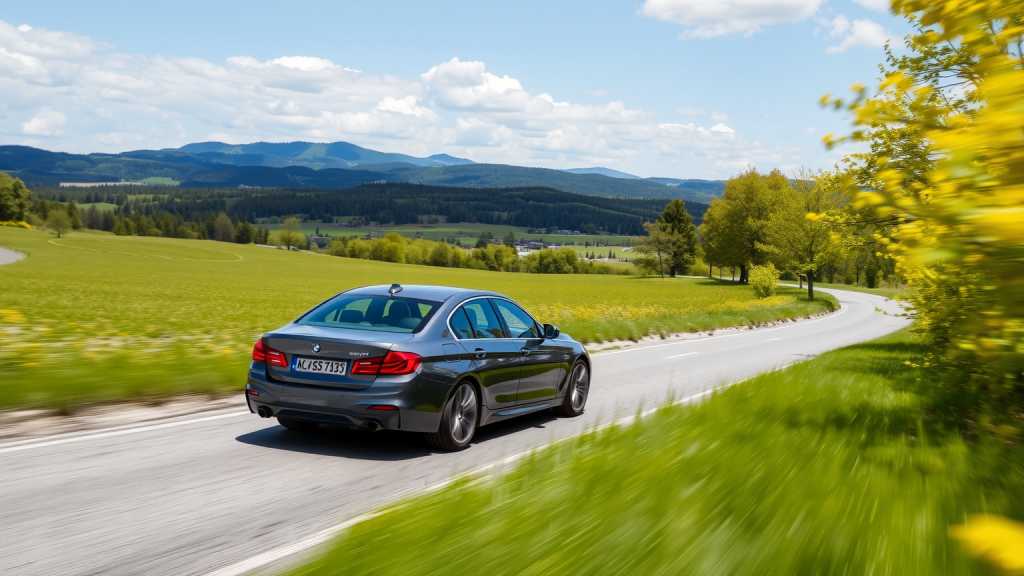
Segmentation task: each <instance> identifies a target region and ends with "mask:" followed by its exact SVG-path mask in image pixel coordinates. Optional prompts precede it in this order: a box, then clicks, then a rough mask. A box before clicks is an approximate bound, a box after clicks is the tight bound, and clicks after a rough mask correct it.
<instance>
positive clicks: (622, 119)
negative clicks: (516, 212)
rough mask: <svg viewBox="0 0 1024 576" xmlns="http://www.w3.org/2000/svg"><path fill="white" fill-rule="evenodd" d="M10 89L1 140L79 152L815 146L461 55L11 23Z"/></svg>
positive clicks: (653, 167)
mask: <svg viewBox="0 0 1024 576" xmlns="http://www.w3.org/2000/svg"><path fill="white" fill-rule="evenodd" d="M0 93H2V94H4V99H3V102H2V103H0V106H2V107H3V112H4V116H3V117H0V143H13V142H14V141H16V140H13V138H15V137H18V138H20V137H22V136H33V137H37V138H42V137H45V142H46V145H47V146H52V147H54V148H57V149H63V150H68V151H75V152H95V151H111V152H114V151H122V150H125V149H139V148H165V147H172V146H180V145H182V144H185V143H188V142H190V141H200V140H219V141H225V142H230V143H243V142H253V141H260V140H262V141H278V142H289V141H295V140H310V141H319V142H325V141H337V140H351V141H355V142H356V143H358V144H360V145H362V146H367V147H370V148H374V149H379V150H384V151H391V152H404V153H408V154H415V155H421V156H423V155H428V154H436V153H441V152H444V153H448V154H452V155H456V156H462V157H468V158H471V159H473V160H476V161H480V162H499V163H511V164H520V165H532V166H547V167H552V168H566V167H571V166H581V165H587V166H596V165H605V166H610V167H619V168H624V169H634V170H635V169H636V167H637V166H638V163H640V164H643V165H646V166H648V167H649V168H648V171H649V172H652V173H660V174H665V175H672V174H666V172H667V171H675V175H679V176H690V177H706V178H711V177H725V176H728V175H730V174H731V173H733V172H734V171H735V170H738V169H743V168H745V167H746V166H747V165H750V164H758V163H760V164H762V165H766V166H767V165H774V164H781V163H784V162H789V163H794V162H797V163H798V162H799V155H800V154H803V152H801V151H799V150H797V149H795V148H791V149H780V148H778V147H775V146H767V145H764V144H761V143H759V142H756V141H751V140H748V139H746V138H744V137H743V136H741V135H740V134H738V133H737V132H736V131H735V130H734V129H733V128H732V127H730V126H728V125H727V123H728V122H729V116H728V114H725V113H723V112H719V111H714V110H704V109H699V110H698V109H681V110H680V113H681V114H686V115H689V116H695V118H694V119H693V120H694V121H693V122H689V123H686V124H675V123H661V122H659V121H658V120H657V119H656V118H655V115H654V114H653V113H652V112H650V111H647V110H642V109H637V108H631V107H629V106H627V105H626V103H624V102H608V103H604V104H598V105H586V104H579V103H574V102H571V101H564V100H561V99H559V98H556V97H555V96H554V95H552V94H549V93H547V92H543V91H541V90H537V91H531V90H529V89H527V87H526V86H524V84H523V83H522V82H520V80H519V79H516V78H512V77H510V76H508V75H504V74H497V73H492V72H489V71H488V70H487V68H486V66H485V64H484V63H483V62H477V61H461V60H459V59H458V58H452V59H451V60H449V61H447V62H443V63H440V64H438V65H437V66H433V67H431V68H430V69H429V70H427V71H426V72H424V73H423V74H422V75H420V77H418V78H413V79H406V78H399V77H393V76H386V75H374V74H369V73H366V72H361V71H359V70H354V69H351V68H347V67H345V66H343V65H342V64H340V63H336V62H332V61H331V60H327V59H324V58H318V57H314V56H294V55H293V56H282V57H279V58H272V59H268V60H262V61H261V60H257V59H255V58H252V57H248V56H237V57H233V58H229V59H227V60H225V61H224V62H222V63H215V62H210V61H207V60H204V59H201V58H168V57H164V56H159V55H140V54H124V53H117V52H115V51H113V50H112V49H111V48H110V47H109V46H106V45H104V44H101V43H99V42H96V41H93V40H92V39H89V38H85V37H81V36H75V35H71V34H66V33H62V32H51V31H47V30H45V29H39V28H35V29H34V28H31V27H28V26H23V27H20V28H16V27H14V26H11V25H9V24H6V23H4V22H0ZM595 94H596V93H595ZM592 95H594V94H592ZM601 95H604V94H603V93H602V94H601ZM57 110H59V112H58V111H57ZM69 117H70V118H71V119H72V121H69ZM702 123H703V124H704V125H703V126H702V125H701V124H702ZM712 124H713V125H712ZM709 125H710V127H708V126H709ZM15 135H18V136H15ZM38 141H39V140H31V141H29V142H31V143H36V144H38ZM18 142H21V143H26V140H20V141H18ZM673 167H674V168H673Z"/></svg>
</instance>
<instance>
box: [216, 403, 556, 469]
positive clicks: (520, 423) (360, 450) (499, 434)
mask: <svg viewBox="0 0 1024 576" xmlns="http://www.w3.org/2000/svg"><path fill="white" fill-rule="evenodd" d="M556 419H557V417H556V416H555V414H554V413H553V412H551V411H550V410H542V411H540V412H537V413H534V414H527V415H525V416H520V417H518V418H513V419H512V420H505V421H504V422H496V423H494V424H491V425H488V426H484V427H482V428H480V429H479V430H477V433H476V437H475V438H474V439H473V444H474V445H479V444H486V443H488V442H496V441H498V440H500V439H502V438H505V437H507V436H509V435H510V434H515V433H516V432H520V431H522V430H527V429H529V428H544V427H545V425H546V424H547V423H549V422H552V421H554V420H556ZM235 440H237V441H239V442H241V443H243V444H249V445H251V446H259V447H261V448H269V449H273V450H288V451H291V452H302V453H304V454H315V455H318V456H336V457H338V458H350V459H353V460H381V461H396V460H412V459H415V458H423V457H425V456H430V455H431V454H434V453H437V452H438V450H435V449H433V448H431V447H430V446H428V445H427V443H426V441H425V440H424V439H423V435H422V434H416V433H410V432H399V431H392V430H384V431H381V432H369V431H365V430H349V429H347V428H343V427H340V426H326V425H325V426H321V427H320V428H319V429H317V430H316V431H314V432H295V431H292V430H287V429H285V428H284V427H282V426H268V427H266V428H263V429H262V430H257V431H255V432H249V433H247V434H242V435H241V436H238V437H236V438H235ZM469 449H470V450H472V449H473V447H472V446H470V448H469Z"/></svg>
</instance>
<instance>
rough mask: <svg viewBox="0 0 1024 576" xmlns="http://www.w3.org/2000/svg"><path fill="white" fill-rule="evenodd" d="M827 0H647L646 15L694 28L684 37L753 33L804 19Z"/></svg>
mask: <svg viewBox="0 0 1024 576" xmlns="http://www.w3.org/2000/svg"><path fill="white" fill-rule="evenodd" d="M823 2H824V0H646V1H645V2H644V4H643V6H641V7H640V11H641V12H642V13H643V14H644V15H645V16H650V17H652V18H657V19H658V20H665V21H668V22H675V23H676V24H682V25H684V26H689V27H690V28H689V29H688V30H686V31H684V32H683V33H682V34H680V37H681V38H702V39H707V38H714V37H716V36H727V35H731V34H743V35H744V36H751V35H752V34H754V33H755V32H759V31H761V28H762V27H763V26H771V25H773V24H783V23H786V22H800V21H801V20H806V19H807V18H810V17H811V16H814V14H815V13H817V11H818V8H819V7H820V6H821V5H822V3H823Z"/></svg>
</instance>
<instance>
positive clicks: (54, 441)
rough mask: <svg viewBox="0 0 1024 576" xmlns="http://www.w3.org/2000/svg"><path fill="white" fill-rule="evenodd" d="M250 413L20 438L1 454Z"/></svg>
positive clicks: (0, 446)
mask: <svg viewBox="0 0 1024 576" xmlns="http://www.w3.org/2000/svg"><path fill="white" fill-rule="evenodd" d="M248 415H249V411H248V410H247V411H245V412H230V413H228V414H217V415H216V416H203V417H201V418H191V419H189V420H176V421H174V422H164V423H163V424H151V425H149V426H135V427H129V428H118V429H109V430H106V431H104V432H97V433H94V434H82V435H65V436H50V437H49V438H50V439H47V438H33V439H31V440H19V441H16V442H8V443H6V444H0V454H7V453H8V452H20V451H22V450H31V449H33V448H46V447H47V446H59V445H61V444H71V443H72V442H85V441H86V440H96V439H98V438H110V437H112V436H125V435H127V434H136V433H139V432H150V431H153V430H163V429H165V428H176V427H178V426H187V425H189V424H195V423H196V422H209V421H210V420H220V419H222V418H234V417H236V416H248Z"/></svg>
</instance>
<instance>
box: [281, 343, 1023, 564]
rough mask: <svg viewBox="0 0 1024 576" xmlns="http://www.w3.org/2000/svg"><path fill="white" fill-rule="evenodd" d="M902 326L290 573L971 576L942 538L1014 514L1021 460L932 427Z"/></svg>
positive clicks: (669, 411)
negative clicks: (979, 519)
mask: <svg viewBox="0 0 1024 576" xmlns="http://www.w3.org/2000/svg"><path fill="white" fill-rule="evenodd" d="M925 353H926V350H925V347H924V346H923V345H921V344H920V343H919V342H918V341H916V340H915V338H914V337H913V336H911V335H910V334H909V332H907V331H903V332H899V333H896V334H894V335H891V336H889V337H886V338H882V339H879V340H876V341H873V342H868V343H864V344H860V345H856V346H851V347H848V348H844V349H841V350H838V351H835V352H831V353H828V354H824V355H822V356H820V357H819V358H816V359H814V360H812V361H809V362H806V363H803V364H799V365H797V366H794V367H791V368H789V369H788V370H784V371H781V372H773V373H769V374H765V375H762V376H759V377H757V378H755V379H753V380H751V381H749V382H745V383H743V384H741V385H739V386H735V387H732V388H729V389H727V390H725V391H723V392H721V393H719V394H716V395H715V396H714V397H713V398H712V399H710V400H708V401H707V402H705V403H703V404H700V405H697V406H675V407H668V408H664V409H662V410H660V411H659V412H658V413H656V414H655V415H654V416H652V417H650V418H648V419H646V420H642V421H640V422H638V423H636V424H633V425H630V426H627V427H618V428H615V427H613V428H607V429H604V430H601V431H598V432H592V433H589V434H586V435H584V436H582V437H579V438H577V439H574V440H571V441H568V442H566V443H562V444H558V445H555V446H554V447H551V448H549V449H546V450H543V451H540V452H538V453H537V454H534V455H533V456H531V457H530V458H528V459H527V460H525V461H524V462H523V463H522V464H520V465H519V466H518V467H516V468H515V469H514V470H513V471H511V472H510V473H508V474H507V475H504V476H501V477H498V478H495V479H485V480H478V481H465V482H462V483H460V484H458V485H455V486H452V487H449V488H447V489H445V490H443V491H441V492H438V493H435V494H431V495H428V496H424V497H421V498H417V499H412V500H410V501H408V502H406V503H404V504H401V505H398V506H396V507H395V508H393V509H392V510H390V511H388V512H386V513H384V514H383V515H381V516H378V517H376V518H374V519H372V520H369V521H366V522H364V523H361V524H359V525H357V526H355V527H354V528H352V529H351V530H350V531H349V532H348V533H347V534H345V535H343V537H342V538H341V539H339V540H338V541H337V542H336V543H335V544H334V545H333V546H332V548H331V549H330V550H329V551H327V552H325V553H323V555H322V556H320V557H319V558H317V559H315V560H314V561H312V562H311V563H309V564H307V565H305V566H303V567H301V568H298V569H296V570H294V571H293V572H291V573H290V574H291V576H298V575H318V576H319V575H332V574H375V575H379V574H411V573H415V574H448V573H450V572H451V571H452V569H453V567H457V569H458V571H459V572H462V573H467V574H666V575H669V574H671V575H676V574H936V573H942V574H984V573H987V572H986V569H985V567H984V566H981V565H979V564H977V563H975V562H974V561H972V560H970V559H969V558H968V557H967V556H966V555H965V554H964V553H962V551H961V550H960V548H959V546H958V545H957V544H956V543H955V542H952V541H951V540H949V539H948V538H947V527H948V526H949V525H951V524H959V523H962V522H963V521H964V520H965V518H966V516H967V515H968V514H970V513H977V512H992V513H999V514H1003V515H1006V516H1009V517H1012V518H1018V519H1020V518H1024V451H1022V449H1021V447H1020V446H1012V447H1007V446H1004V445H1002V444H998V443H994V442H993V443H990V442H987V441H981V442H978V443H974V444H970V443H966V442H965V441H964V440H963V439H962V438H961V436H960V435H959V434H958V433H957V431H956V430H951V429H948V428H946V427H945V426H944V424H943V420H944V419H943V417H942V412H941V410H939V409H938V408H937V407H936V406H938V405H941V401H940V400H941V399H940V398H937V397H936V396H935V395H934V394H933V391H934V390H935V386H934V385H933V381H932V378H931V375H930V373H929V372H927V371H925V370H921V369H914V368H911V367H909V366H907V365H904V364H903V362H904V361H912V362H916V363H921V362H922V358H923V357H924V355H925Z"/></svg>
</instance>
